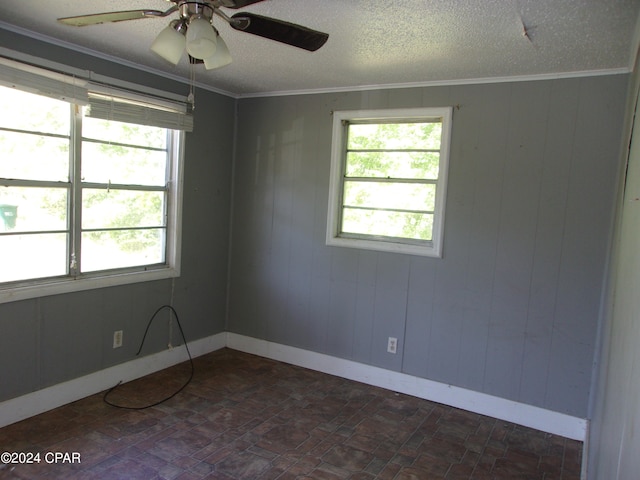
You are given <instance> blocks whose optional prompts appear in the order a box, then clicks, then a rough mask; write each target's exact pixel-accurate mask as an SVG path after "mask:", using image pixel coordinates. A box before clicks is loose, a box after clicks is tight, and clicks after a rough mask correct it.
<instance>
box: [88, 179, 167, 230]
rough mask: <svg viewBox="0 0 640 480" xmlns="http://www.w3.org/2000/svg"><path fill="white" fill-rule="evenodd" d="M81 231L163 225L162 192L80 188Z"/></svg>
mask: <svg viewBox="0 0 640 480" xmlns="http://www.w3.org/2000/svg"><path fill="white" fill-rule="evenodd" d="M82 192H83V193H82V228H84V229H87V228H126V227H157V226H162V225H164V221H163V220H164V192H144V191H136V190H102V189H83V191H82Z"/></svg>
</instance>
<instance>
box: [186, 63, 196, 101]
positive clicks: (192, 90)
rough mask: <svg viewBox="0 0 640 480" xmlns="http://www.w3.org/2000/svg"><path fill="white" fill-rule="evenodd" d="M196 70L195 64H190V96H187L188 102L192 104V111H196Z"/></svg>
mask: <svg viewBox="0 0 640 480" xmlns="http://www.w3.org/2000/svg"><path fill="white" fill-rule="evenodd" d="M195 83H196V69H195V65H194V63H193V62H189V95H188V96H187V102H189V103H190V104H191V110H192V111H193V110H195V109H196V94H195V91H196V89H195Z"/></svg>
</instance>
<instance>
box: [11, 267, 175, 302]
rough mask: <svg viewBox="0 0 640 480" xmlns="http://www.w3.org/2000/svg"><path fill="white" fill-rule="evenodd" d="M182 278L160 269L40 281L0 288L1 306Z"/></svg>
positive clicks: (167, 269)
mask: <svg viewBox="0 0 640 480" xmlns="http://www.w3.org/2000/svg"><path fill="white" fill-rule="evenodd" d="M179 276H180V269H179V268H177V267H160V268H156V269H152V270H145V271H136V272H123V273H111V274H108V275H107V274H104V275H101V276H95V277H84V278H78V279H72V278H68V277H65V278H59V279H51V280H49V281H39V282H37V283H36V282H34V283H31V284H23V285H18V286H14V287H7V288H5V289H1V288H0V304H2V303H9V302H16V301H19V300H28V299H30V298H38V297H46V296H49V295H60V294H64V293H73V292H80V291H84V290H93V289H96V288H106V287H114V286H118V285H128V284H131V283H140V282H151V281H154V280H164V279H167V278H174V277H179Z"/></svg>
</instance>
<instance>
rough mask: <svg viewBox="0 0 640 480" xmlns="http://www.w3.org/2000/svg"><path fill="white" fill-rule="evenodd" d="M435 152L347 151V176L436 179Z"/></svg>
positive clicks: (436, 161)
mask: <svg viewBox="0 0 640 480" xmlns="http://www.w3.org/2000/svg"><path fill="white" fill-rule="evenodd" d="M439 164H440V154H439V153H436V152H348V153H347V168H346V172H345V174H346V176H347V177H378V178H380V177H383V178H414V179H429V180H437V179H438V166H439Z"/></svg>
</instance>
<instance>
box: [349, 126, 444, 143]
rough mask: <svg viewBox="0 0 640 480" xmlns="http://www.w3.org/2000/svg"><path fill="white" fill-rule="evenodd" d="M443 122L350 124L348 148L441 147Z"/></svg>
mask: <svg viewBox="0 0 640 480" xmlns="http://www.w3.org/2000/svg"><path fill="white" fill-rule="evenodd" d="M441 136H442V123H440V122H434V123H431V122H428V123H427V122H425V123H368V124H350V125H349V139H348V144H347V148H348V149H349V150H358V149H384V150H394V149H395V150H398V149H433V150H439V149H440V137H441Z"/></svg>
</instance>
